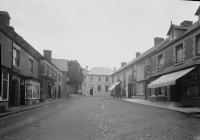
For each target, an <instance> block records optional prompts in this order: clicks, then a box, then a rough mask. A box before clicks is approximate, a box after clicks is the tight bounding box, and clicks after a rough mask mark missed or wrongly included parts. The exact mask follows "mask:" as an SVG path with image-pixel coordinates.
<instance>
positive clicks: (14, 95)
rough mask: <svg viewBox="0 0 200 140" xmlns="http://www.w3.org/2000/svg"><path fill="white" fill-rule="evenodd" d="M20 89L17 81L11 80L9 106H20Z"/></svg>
mask: <svg viewBox="0 0 200 140" xmlns="http://www.w3.org/2000/svg"><path fill="white" fill-rule="evenodd" d="M19 90H20V87H19V81H18V80H17V79H14V80H13V83H12V92H11V94H10V103H9V105H10V106H19V105H20V91H19Z"/></svg>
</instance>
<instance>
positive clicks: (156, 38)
mask: <svg viewBox="0 0 200 140" xmlns="http://www.w3.org/2000/svg"><path fill="white" fill-rule="evenodd" d="M163 40H164V38H162V37H155V38H154V46H157V45H159V44H160V43H161V42H162V41H163Z"/></svg>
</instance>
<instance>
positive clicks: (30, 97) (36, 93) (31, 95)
mask: <svg viewBox="0 0 200 140" xmlns="http://www.w3.org/2000/svg"><path fill="white" fill-rule="evenodd" d="M25 84H26V85H25V105H33V104H38V103H39V101H40V83H39V82H37V81H35V80H26V81H25Z"/></svg>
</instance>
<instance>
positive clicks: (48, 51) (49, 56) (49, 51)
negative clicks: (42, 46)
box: [43, 50, 52, 62]
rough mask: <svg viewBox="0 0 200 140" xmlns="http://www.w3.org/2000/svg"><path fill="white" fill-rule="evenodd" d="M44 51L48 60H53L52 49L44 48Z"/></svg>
mask: <svg viewBox="0 0 200 140" xmlns="http://www.w3.org/2000/svg"><path fill="white" fill-rule="evenodd" d="M43 53H44V57H45V58H46V59H47V60H48V61H50V62H51V54H52V52H51V50H44V51H43Z"/></svg>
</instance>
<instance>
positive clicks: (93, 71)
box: [88, 67, 113, 75]
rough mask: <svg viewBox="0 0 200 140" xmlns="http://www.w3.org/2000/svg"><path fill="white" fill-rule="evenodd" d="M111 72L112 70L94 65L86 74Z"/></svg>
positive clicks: (107, 73)
mask: <svg viewBox="0 0 200 140" xmlns="http://www.w3.org/2000/svg"><path fill="white" fill-rule="evenodd" d="M112 72H113V71H112V70H111V69H109V68H105V67H94V68H92V69H91V70H90V71H89V72H88V74H90V75H111V74H112Z"/></svg>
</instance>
